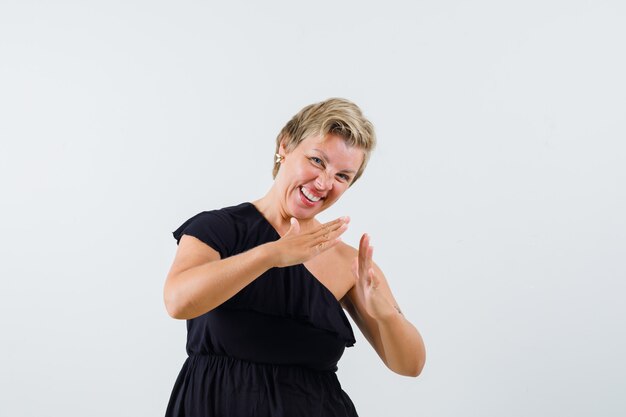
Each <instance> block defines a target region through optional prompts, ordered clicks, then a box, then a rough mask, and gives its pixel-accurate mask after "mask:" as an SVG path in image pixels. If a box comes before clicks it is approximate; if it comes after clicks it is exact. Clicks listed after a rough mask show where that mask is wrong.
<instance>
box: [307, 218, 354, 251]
mask: <svg viewBox="0 0 626 417" xmlns="http://www.w3.org/2000/svg"><path fill="white" fill-rule="evenodd" d="M346 230H348V225H347V224H346V223H344V224H342V225H341V226H339V227H338V228H337V229H335V230H333V231H328V232H326V233H325V234H323V235H318V236H316V237H314V239H313V240H312V241H311V245H312V246H316V245H319V244H320V243H324V244H328V243H330V242H333V241H335V240H337V239H339V237H340V236H341V235H342V234H343V233H344V232H345V231H346Z"/></svg>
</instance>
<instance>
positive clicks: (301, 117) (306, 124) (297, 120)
mask: <svg viewBox="0 0 626 417" xmlns="http://www.w3.org/2000/svg"><path fill="white" fill-rule="evenodd" d="M328 134H334V135H338V136H341V137H342V138H343V139H344V140H345V141H346V143H347V144H348V145H350V146H354V147H357V148H359V149H361V150H363V163H362V164H361V166H360V167H359V170H358V171H357V172H356V174H355V175H354V178H353V179H352V182H351V183H350V185H352V184H354V183H355V182H356V180H357V179H358V178H359V177H360V176H361V175H362V174H363V171H364V170H365V167H366V166H367V162H368V161H369V157H370V153H371V152H372V150H374V147H375V146H376V134H375V132H374V126H373V125H372V123H371V122H370V121H369V120H367V119H366V118H365V117H364V116H363V113H362V112H361V109H360V108H359V107H358V106H357V105H356V104H354V103H352V102H351V101H348V100H345V99H342V98H331V99H328V100H326V101H322V102H320V103H315V104H311V105H308V106H306V107H305V108H303V109H302V110H300V112H298V114H296V115H295V116H293V117H292V118H291V120H290V121H289V122H287V124H286V125H285V127H283V128H282V130H281V131H280V133H279V134H278V137H277V138H276V153H278V149H279V147H280V144H281V143H282V144H283V146H284V147H285V149H286V150H287V151H289V152H290V151H292V150H294V149H295V148H296V147H297V146H298V145H299V144H300V142H302V141H303V140H304V139H306V138H307V137H309V136H317V135H319V136H322V137H325V136H326V135H328ZM279 168H280V163H278V162H275V163H274V170H273V172H272V177H273V178H276V174H277V173H278V170H279Z"/></svg>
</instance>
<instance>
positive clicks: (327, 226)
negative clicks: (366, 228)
mask: <svg viewBox="0 0 626 417" xmlns="http://www.w3.org/2000/svg"><path fill="white" fill-rule="evenodd" d="M348 223H350V218H349V217H347V216H343V217H339V218H337V219H335V220H333V221H330V222H328V223H324V224H323V225H321V226H320V227H319V228H318V229H316V230H314V231H313V233H312V234H313V235H314V236H315V237H318V236H323V235H325V234H328V233H330V232H333V231H335V230H337V229H339V228H340V227H341V226H343V225H344V224H348Z"/></svg>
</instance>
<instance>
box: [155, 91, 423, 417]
mask: <svg viewBox="0 0 626 417" xmlns="http://www.w3.org/2000/svg"><path fill="white" fill-rule="evenodd" d="M374 145H375V135H374V130H373V127H372V125H371V123H370V122H369V121H368V120H367V119H365V118H364V117H363V115H362V113H361V111H360V109H359V108H358V107H357V106H356V105H354V104H353V103H351V102H349V101H347V100H343V99H330V100H327V101H325V102H321V103H317V104H313V105H310V106H307V107H305V108H304V109H302V111H300V112H299V113H298V114H296V115H295V116H294V117H293V118H292V119H291V121H289V122H288V123H287V125H286V126H285V127H284V128H283V129H282V131H281V132H280V134H279V135H278V138H277V140H276V161H275V164H274V172H273V175H274V179H275V180H274V183H273V185H272V187H271V188H270V190H269V192H268V193H267V194H266V195H265V196H264V197H263V198H261V199H259V200H256V201H254V202H252V203H243V204H240V205H238V206H233V207H226V208H224V209H220V210H213V211H208V212H203V213H200V214H198V215H196V216H194V217H192V218H191V219H189V220H188V221H187V222H185V223H184V224H183V225H182V226H181V227H180V228H179V229H178V230H176V231H175V232H174V237H175V238H176V239H177V240H178V245H179V246H178V251H177V253H176V257H175V259H174V263H173V265H172V267H171V270H170V272H169V274H168V277H167V280H166V283H165V290H164V296H165V297H164V298H165V305H166V308H167V311H168V313H169V314H170V315H171V316H172V317H174V318H177V319H186V320H187V331H188V337H187V353H188V354H189V357H188V358H187V360H186V361H185V364H184V365H183V369H182V370H181V372H180V375H179V377H178V379H177V381H176V384H175V386H174V389H173V392H172V397H171V399H170V402H169V405H168V409H167V413H166V416H168V417H171V416H196V417H200V416H203V417H205V416H207V417H208V416H220V417H224V416H237V417H248V416H289V417H294V416H356V415H357V413H356V411H355V409H354V406H353V404H352V402H351V401H350V398H349V397H348V396H347V395H346V394H345V392H343V390H342V389H341V386H340V385H339V382H338V380H337V377H336V374H335V371H336V370H337V366H336V365H337V361H338V360H339V358H340V357H341V355H342V354H343V351H344V349H345V347H346V346H352V345H353V344H354V342H355V340H354V335H353V333H352V329H351V327H350V324H349V321H348V320H347V317H346V316H345V314H344V312H343V310H342V306H343V308H345V309H346V310H347V311H348V312H349V313H350V315H351V316H352V318H353V319H354V322H355V323H356V324H357V325H358V326H359V329H360V330H361V332H362V333H363V334H364V335H365V337H366V339H367V340H368V341H369V343H370V344H371V345H372V346H373V347H374V349H375V350H376V352H377V353H378V355H379V356H380V358H381V359H382V360H383V362H384V363H385V365H387V367H389V369H391V370H392V371H394V372H396V373H399V374H401V375H410V376H417V375H418V374H419V373H420V372H421V370H422V367H423V366H424V357H425V353H424V344H423V342H422V339H421V337H420V335H419V333H418V331H417V330H416V329H415V327H414V326H413V325H412V324H411V323H409V321H408V320H406V318H405V317H404V316H403V315H402V312H401V311H400V308H399V307H398V304H397V303H396V301H395V299H394V297H393V295H392V293H391V291H390V289H389V286H388V284H387V281H386V279H385V276H384V275H383V273H382V271H381V270H380V269H379V268H378V266H377V265H376V264H375V263H374V262H373V261H372V253H373V248H372V247H371V246H370V238H369V236H368V235H366V234H364V235H363V237H362V238H361V241H360V244H359V248H358V251H357V250H356V249H354V248H352V247H350V246H348V245H347V244H345V243H343V242H342V241H341V239H340V237H341V235H342V234H343V233H344V232H345V231H346V229H347V227H348V223H349V218H347V217H340V218H338V219H335V220H333V221H331V222H328V223H325V224H321V223H320V222H318V221H317V220H316V218H315V216H316V215H317V214H318V213H320V212H322V211H323V210H325V209H326V208H328V207H330V206H331V205H332V204H334V203H335V202H336V201H337V200H338V199H339V198H340V197H341V195H342V194H343V193H344V192H345V191H346V190H347V189H348V188H349V187H350V186H351V185H352V184H354V182H355V181H356V180H357V179H358V178H359V177H360V176H361V174H362V173H363V170H364V169H365V166H366V164H367V161H368V159H369V155H370V152H371V151H372V149H373V147H374Z"/></svg>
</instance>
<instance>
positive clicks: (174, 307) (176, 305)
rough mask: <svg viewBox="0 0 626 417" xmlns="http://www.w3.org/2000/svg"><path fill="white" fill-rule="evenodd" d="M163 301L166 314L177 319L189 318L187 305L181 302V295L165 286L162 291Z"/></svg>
mask: <svg viewBox="0 0 626 417" xmlns="http://www.w3.org/2000/svg"><path fill="white" fill-rule="evenodd" d="M163 301H164V303H165V310H167V314H168V315H169V316H170V317H171V318H173V319H177V320H187V319H189V318H191V317H189V313H188V308H187V306H186V305H185V303H183V302H181V297H180V296H178V295H177V294H176V293H175V291H173V290H172V289H171V288H168V287H167V286H166V287H165V290H164V291H163Z"/></svg>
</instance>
